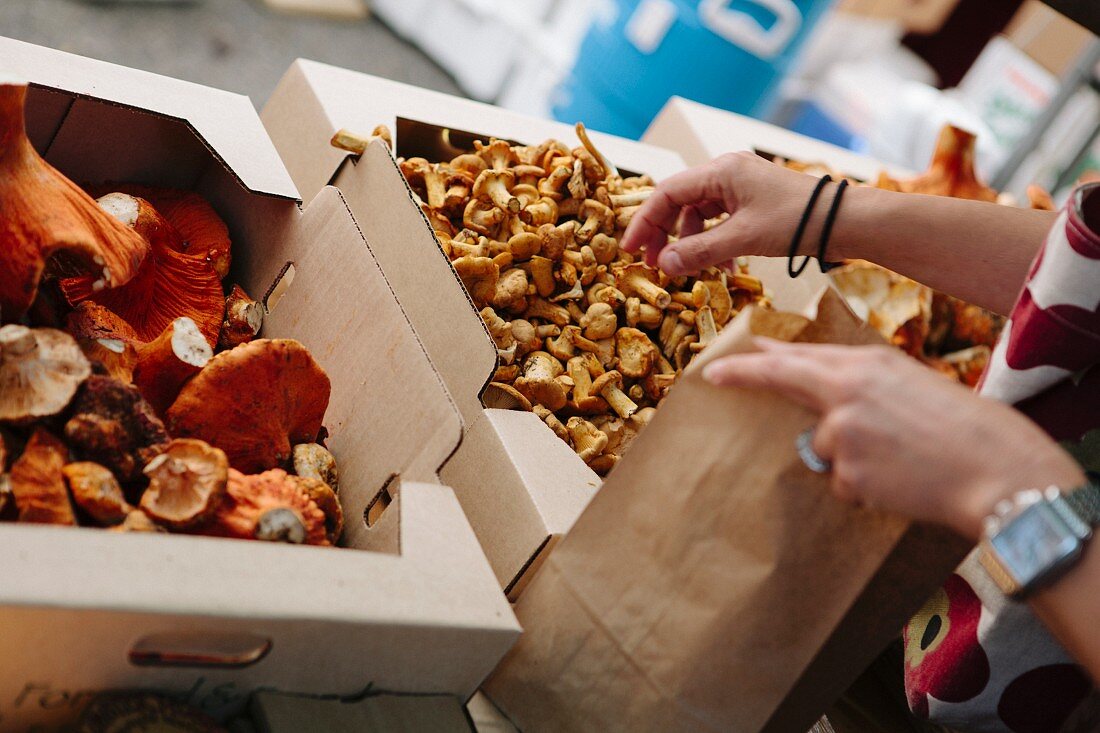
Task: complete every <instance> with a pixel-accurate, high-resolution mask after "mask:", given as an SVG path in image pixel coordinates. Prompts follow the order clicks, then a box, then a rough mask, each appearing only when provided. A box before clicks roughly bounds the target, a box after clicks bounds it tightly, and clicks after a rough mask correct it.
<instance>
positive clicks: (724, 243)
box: [646, 217, 738, 277]
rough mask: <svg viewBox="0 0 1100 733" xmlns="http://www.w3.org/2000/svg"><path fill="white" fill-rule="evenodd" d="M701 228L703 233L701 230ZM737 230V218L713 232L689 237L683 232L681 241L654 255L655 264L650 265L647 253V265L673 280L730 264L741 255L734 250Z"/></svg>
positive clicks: (729, 220) (648, 252)
mask: <svg viewBox="0 0 1100 733" xmlns="http://www.w3.org/2000/svg"><path fill="white" fill-rule="evenodd" d="M692 223H693V222H692ZM699 228H700V230H701V229H702V226H700V227H699ZM737 230H738V222H737V218H736V217H732V218H730V219H727V220H726V221H724V222H722V223H721V224H719V225H718V226H716V227H714V228H713V229H708V230H707V231H699V232H698V233H692V234H690V235H687V236H684V233H683V230H682V229H681V232H680V234H681V236H680V239H679V240H677V241H675V242H673V243H671V244H668V245H666V246H664V247H663V248H662V249H661V250H660V251H658V252H653V253H652V259H653V260H654V262H653V263H651V262H650V259H651V253H650V251H649V250H648V249H647V250H646V264H648V265H650V266H651V267H652V266H654V264H655V265H656V266H658V267H660V268H661V269H662V270H664V271H665V272H666V273H667V274H669V275H671V276H672V277H677V276H679V275H687V274H690V273H694V272H699V271H700V270H702V269H704V268H706V267H710V266H711V265H716V264H718V263H721V262H728V261H729V260H730V259H731V258H733V257H734V256H736V255H737V254H738V253H737V251H736V249H735V243H736V240H737Z"/></svg>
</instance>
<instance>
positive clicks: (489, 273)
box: [451, 255, 500, 303]
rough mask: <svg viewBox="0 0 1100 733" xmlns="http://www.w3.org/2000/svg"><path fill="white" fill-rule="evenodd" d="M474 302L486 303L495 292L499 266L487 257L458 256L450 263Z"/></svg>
mask: <svg viewBox="0 0 1100 733" xmlns="http://www.w3.org/2000/svg"><path fill="white" fill-rule="evenodd" d="M451 265H452V266H453V267H454V269H455V272H456V273H458V277H459V279H460V280H462V284H463V285H465V286H466V290H467V292H469V294H470V297H471V298H473V300H474V302H475V303H487V302H489V301H491V300H492V299H493V296H494V295H495V294H496V287H497V280H498V279H499V278H500V266H499V265H497V263H495V262H493V260H492V259H491V258H489V257H471V256H468V255H467V256H465V257H459V258H458V259H457V260H455V261H454V262H452V263H451Z"/></svg>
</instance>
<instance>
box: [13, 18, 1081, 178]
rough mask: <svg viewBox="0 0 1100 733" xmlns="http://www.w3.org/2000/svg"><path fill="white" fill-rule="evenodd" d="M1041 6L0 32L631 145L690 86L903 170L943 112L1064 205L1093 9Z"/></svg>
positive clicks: (166, 22) (1076, 161)
mask: <svg viewBox="0 0 1100 733" xmlns="http://www.w3.org/2000/svg"><path fill="white" fill-rule="evenodd" d="M1050 2H1051V4H1054V5H1056V6H1058V7H1059V10H1061V11H1063V12H1059V11H1058V10H1055V9H1052V8H1051V7H1050V6H1049V5H1047V4H1044V3H1043V2H1040V1H1039V0H3V2H0V34H3V35H7V36H11V37H14V38H18V39H21V40H26V41H30V42H33V43H39V44H43V45H48V46H52V47H55V48H60V49H63V50H67V51H72V52H75V53H79V54H82V55H87V56H92V57H95V58H100V59H105V60H109V61H114V62H118V63H121V64H125V65H127V66H134V67H138V68H143V69H148V70H150V71H155V72H159V73H164V74H168V75H171V76H176V77H180V78H184V79H189V80H192V81H196V82H199V83H202V84H208V85H212V86H217V87H221V88H224V89H230V90H233V91H237V92H241V93H244V94H248V95H250V96H251V97H252V99H253V101H254V102H255V104H256V105H257V106H258V107H259V106H262V104H263V103H264V101H265V100H266V98H267V96H268V95H269V94H270V92H271V91H272V89H273V88H274V86H275V84H276V83H277V81H278V79H279V77H280V76H281V74H282V72H283V71H284V70H285V69H286V67H287V66H288V65H289V64H290V62H291V61H292V60H293V59H295V58H297V57H307V58H311V59H315V60H318V61H324V62H328V63H332V64H336V65H339V66H344V67H348V68H352V69H356V70H359V71H365V72H368V73H371V74H377V75H379V76H384V77H387V78H390V79H395V80H398V81H404V82H408V83H411V84H416V85H418V86H423V87H427V88H430V89H436V90H439V91H444V92H448V93H452V94H461V95H465V96H469V97H472V98H475V99H479V100H483V101H487V102H492V103H495V104H499V105H501V106H504V107H508V108H512V109H515V110H518V111H521V112H524V113H526V114H533V115H539V116H553V117H557V118H559V119H562V120H565V121H568V122H572V121H575V120H578V119H580V120H584V121H585V122H586V123H587V124H588V125H589V126H590V127H593V128H595V129H601V130H605V131H608V132H613V133H617V134H621V135H626V136H628V137H639V136H640V135H641V134H642V133H643V132H644V130H645V128H646V126H647V125H648V123H649V121H650V120H651V119H652V118H653V116H654V115H655V114H656V113H657V111H658V110H659V109H660V108H661V106H662V105H663V104H664V103H665V101H667V99H668V98H669V97H670V96H672V95H679V96H684V97H688V98H691V99H695V100H697V101H701V102H704V103H706V104H710V105H713V106H716V107H720V108H723V109H728V110H731V111H734V112H737V113H740V114H745V115H750V116H753V117H757V118H759V119H764V120H767V121H770V122H773V123H776V124H779V125H782V126H784V127H787V128H789V129H793V130H795V131H798V132H802V133H805V134H807V135H811V136H813V137H817V138H819V139H822V140H826V141H828V142H832V143H835V144H837V145H840V146H843V147H846V148H850V149H852V150H856V151H858V152H863V153H867V154H869V155H871V156H873V157H875V158H878V159H880V160H881V161H883V162H886V163H889V164H893V165H895V166H902V167H907V168H911V169H922V168H924V166H925V163H926V161H927V160H928V159H929V156H930V154H931V151H932V147H933V143H934V140H935V136H936V133H937V132H938V130H939V129H940V127H941V126H942V125H943V124H944V123H945V122H952V123H954V124H957V125H959V126H961V127H964V128H966V129H969V130H971V131H973V132H976V133H977V134H978V139H979V152H978V166H979V170H980V172H981V174H982V175H983V176H984V177H985V178H986V179H988V180H989V181H990V182H991V184H992V185H993V186H994V187H996V188H999V189H1004V190H1007V191H1009V192H1011V193H1012V194H1015V195H1016V196H1018V197H1020V198H1022V197H1023V192H1024V188H1025V187H1026V185H1027V184H1028V183H1030V182H1036V183H1039V184H1040V185H1042V186H1043V187H1045V188H1047V189H1049V190H1052V191H1054V192H1055V196H1056V198H1057V197H1058V195H1059V194H1061V195H1065V192H1067V191H1068V190H1069V188H1070V187H1071V186H1072V184H1073V183H1074V182H1075V181H1076V180H1078V178H1080V177H1081V176H1082V175H1089V174H1090V171H1096V170H1098V169H1100V141H1098V136H1100V81H1098V79H1100V73H1098V69H1100V41H1098V40H1097V37H1096V35H1095V33H1094V31H1095V29H1096V27H1097V26H1096V24H1097V22H1098V20H1097V19H1098V16H1100V1H1098V0H1050ZM1063 13H1065V14H1063ZM1071 18H1072V19H1071ZM1075 21H1080V23H1083V24H1084V25H1081V24H1079V23H1078V22H1075ZM1086 26H1091V27H1092V30H1090V29H1089V28H1087V27H1086Z"/></svg>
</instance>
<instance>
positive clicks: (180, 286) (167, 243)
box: [61, 193, 225, 346]
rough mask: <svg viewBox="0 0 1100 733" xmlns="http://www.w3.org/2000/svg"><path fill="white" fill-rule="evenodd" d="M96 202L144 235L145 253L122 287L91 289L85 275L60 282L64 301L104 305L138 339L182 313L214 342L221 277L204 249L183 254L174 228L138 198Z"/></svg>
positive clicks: (219, 315)
mask: <svg viewBox="0 0 1100 733" xmlns="http://www.w3.org/2000/svg"><path fill="white" fill-rule="evenodd" d="M99 204H100V206H102V207H103V208H104V209H105V210H106V211H108V212H109V213H110V214H111V215H113V216H114V217H115V218H117V219H118V220H119V221H121V222H122V223H123V224H125V225H126V226H128V227H129V228H131V229H132V230H133V231H135V232H137V233H138V234H140V235H141V236H142V237H144V238H145V239H146V240H147V241H148V242H149V245H150V247H151V252H150V253H149V256H148V257H146V258H145V261H144V262H142V264H141V268H140V270H139V271H138V272H137V274H135V275H134V277H133V279H131V280H130V281H129V282H128V283H126V284H125V285H123V286H122V287H117V288H112V289H102V288H96V287H95V281H94V280H93V278H91V277H89V276H87V275H84V276H80V277H73V278H66V279H64V280H62V281H61V289H62V291H63V292H64V293H65V297H66V298H68V300H69V302H70V303H73V304H76V303H79V302H80V301H83V300H92V301H94V302H96V303H99V304H101V305H104V306H106V307H107V308H109V309H111V310H112V311H113V312H115V313H117V314H118V315H119V316H121V317H122V319H123V320H125V321H126V322H127V323H129V324H130V325H131V326H133V328H134V331H136V332H137V334H138V337H139V338H141V340H142V341H152V340H153V339H155V338H156V337H157V336H159V335H160V333H161V332H162V331H163V330H164V329H165V328H167V327H168V324H170V323H171V322H172V321H173V320H175V319H176V318H179V317H181V316H187V317H189V318H191V319H192V320H193V321H194V322H195V323H196V325H198V327H199V330H200V331H202V334H203V336H205V337H206V340H207V341H208V342H209V343H210V345H211V346H213V345H215V344H217V343H218V332H219V331H220V330H221V326H222V315H223V313H224V312H225V298H224V296H223V295H222V284H221V278H220V277H219V276H218V273H217V271H216V270H215V269H214V266H213V264H211V263H210V262H208V261H207V260H206V256H205V253H199V254H195V255H192V254H185V253H183V252H182V251H181V249H182V246H183V245H182V238H181V236H180V234H179V232H177V231H176V230H175V228H174V227H173V226H172V225H171V224H169V223H168V221H167V220H166V219H165V218H164V217H163V216H161V215H160V213H159V212H157V211H156V209H154V208H153V207H152V205H151V204H150V203H149V202H148V201H146V200H144V199H140V198H136V197H134V196H130V195H128V194H123V193H113V194H108V195H107V196H104V197H103V198H101V199H100V200H99Z"/></svg>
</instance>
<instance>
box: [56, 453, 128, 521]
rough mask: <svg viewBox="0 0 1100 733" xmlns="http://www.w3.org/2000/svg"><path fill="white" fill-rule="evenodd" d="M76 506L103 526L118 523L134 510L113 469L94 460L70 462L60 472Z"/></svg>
mask: <svg viewBox="0 0 1100 733" xmlns="http://www.w3.org/2000/svg"><path fill="white" fill-rule="evenodd" d="M61 472H62V474H64V476H65V482H66V483H67V484H68V486H69V492H70V493H71V494H72V496H73V501H74V502H76V505H77V506H78V507H80V508H81V509H83V510H84V512H85V513H86V514H87V515H88V516H90V517H91V518H92V519H94V520H95V521H97V522H99V523H100V524H118V523H119V522H122V521H123V520H125V519H126V516H127V515H128V514H129V513H130V512H132V511H133V510H134V508H133V507H132V506H130V504H129V503H128V502H127V501H126V496H125V495H124V494H123V493H122V487H121V486H119V484H118V479H116V478H115V475H114V474H113V473H111V471H110V469H108V468H106V467H105V466H101V465H99V464H98V463H93V462H92V461H78V462H76V463H70V464H68V465H66V466H65V467H64V468H62V469H61Z"/></svg>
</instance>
